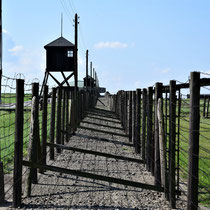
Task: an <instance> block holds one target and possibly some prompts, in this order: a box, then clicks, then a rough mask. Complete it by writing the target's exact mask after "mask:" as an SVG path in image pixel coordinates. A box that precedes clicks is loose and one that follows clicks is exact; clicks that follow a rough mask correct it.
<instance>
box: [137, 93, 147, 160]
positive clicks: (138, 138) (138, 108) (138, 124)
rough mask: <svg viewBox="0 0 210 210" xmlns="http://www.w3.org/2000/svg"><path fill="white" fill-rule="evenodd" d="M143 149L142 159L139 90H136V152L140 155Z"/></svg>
mask: <svg viewBox="0 0 210 210" xmlns="http://www.w3.org/2000/svg"><path fill="white" fill-rule="evenodd" d="M141 146H143V147H144V149H142V151H143V152H144V154H142V157H143V156H145V145H141V89H136V152H137V153H140V150H141Z"/></svg>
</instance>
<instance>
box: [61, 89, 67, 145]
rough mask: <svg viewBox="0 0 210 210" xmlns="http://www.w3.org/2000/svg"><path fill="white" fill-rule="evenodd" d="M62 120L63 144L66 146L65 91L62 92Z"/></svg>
mask: <svg viewBox="0 0 210 210" xmlns="http://www.w3.org/2000/svg"><path fill="white" fill-rule="evenodd" d="M62 102H63V103H62V120H61V144H63V145H64V139H65V112H66V94H65V89H63V90H62Z"/></svg>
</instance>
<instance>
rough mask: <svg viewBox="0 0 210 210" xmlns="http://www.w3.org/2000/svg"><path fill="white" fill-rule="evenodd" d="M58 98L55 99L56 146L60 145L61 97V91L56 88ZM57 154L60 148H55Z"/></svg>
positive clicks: (59, 88)
mask: <svg viewBox="0 0 210 210" xmlns="http://www.w3.org/2000/svg"><path fill="white" fill-rule="evenodd" d="M57 92H58V97H57V124H56V144H61V96H62V89H61V87H58V91H57ZM56 151H57V153H61V149H60V148H58V147H57V148H56Z"/></svg>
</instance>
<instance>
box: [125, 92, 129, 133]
mask: <svg viewBox="0 0 210 210" xmlns="http://www.w3.org/2000/svg"><path fill="white" fill-rule="evenodd" d="M125 133H126V134H128V91H125Z"/></svg>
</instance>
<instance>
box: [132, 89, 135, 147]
mask: <svg viewBox="0 0 210 210" xmlns="http://www.w3.org/2000/svg"><path fill="white" fill-rule="evenodd" d="M132 92H133V93H132V110H133V111H132V142H133V146H134V148H135V151H136V135H135V134H136V91H132Z"/></svg>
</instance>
